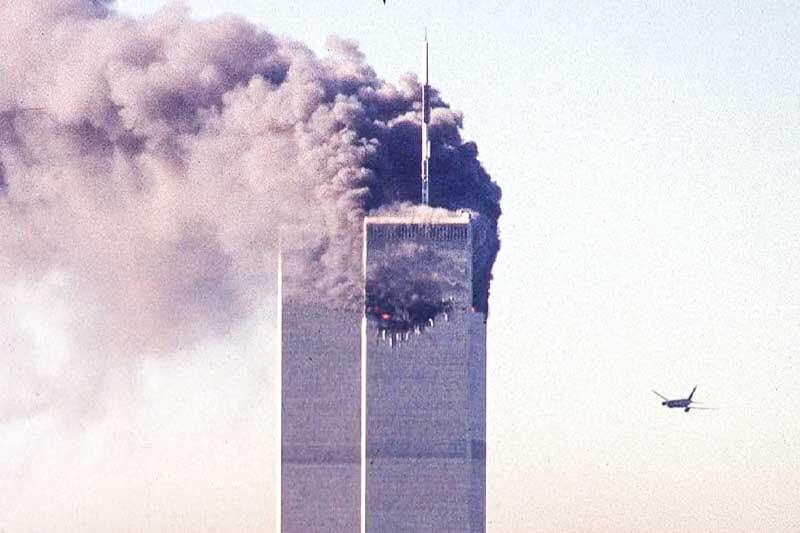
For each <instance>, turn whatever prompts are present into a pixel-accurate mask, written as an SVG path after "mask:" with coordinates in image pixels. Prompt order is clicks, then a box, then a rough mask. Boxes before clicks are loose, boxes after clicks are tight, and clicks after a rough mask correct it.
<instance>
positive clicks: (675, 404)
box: [661, 398, 692, 409]
mask: <svg viewBox="0 0 800 533" xmlns="http://www.w3.org/2000/svg"><path fill="white" fill-rule="evenodd" d="M690 403H692V400H687V399H685V398H684V399H682V400H667V401H665V402H661V405H666V406H667V407H669V408H681V409H685V408H686V407H689V404H690Z"/></svg>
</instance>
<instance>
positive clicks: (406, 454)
mask: <svg viewBox="0 0 800 533" xmlns="http://www.w3.org/2000/svg"><path fill="white" fill-rule="evenodd" d="M472 260H473V257H472V226H471V221H470V216H469V215H468V214H466V213H463V214H458V215H456V214H442V215H428V216H424V217H420V216H410V217H367V218H366V219H365V221H364V265H365V273H366V303H367V312H366V314H365V320H364V326H363V330H362V352H361V357H362V365H363V366H362V368H365V369H366V370H365V372H364V375H365V379H364V381H363V383H362V387H363V394H362V431H363V432H364V435H365V444H366V446H365V449H363V450H362V454H363V455H362V461H364V464H363V467H362V468H363V469H364V479H363V481H362V482H363V483H364V485H363V486H362V491H363V504H362V505H363V510H362V512H363V514H364V520H365V526H366V528H365V530H366V531H368V532H375V533H377V532H381V533H382V532H406V531H407V532H412V531H413V532H417V531H437V532H447V531H453V532H456V531H458V532H465V531H470V532H473V531H484V522H485V477H486V475H485V471H486V470H485V464H486V460H485V457H486V454H485V450H486V324H485V320H484V318H485V316H484V315H483V313H479V312H476V311H475V310H474V308H473V307H472V276H471V271H472Z"/></svg>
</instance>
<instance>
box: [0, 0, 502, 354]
mask: <svg viewBox="0 0 800 533" xmlns="http://www.w3.org/2000/svg"><path fill="white" fill-rule="evenodd" d="M0 16H2V19H3V21H4V28H5V29H4V31H3V32H2V33H0V47H1V48H2V49H3V50H4V53H3V54H2V56H0V89H2V90H0V227H2V231H1V232H0V263H1V264H2V265H3V266H4V267H3V268H2V269H0V285H4V284H14V283H36V282H37V281H38V280H41V279H42V278H43V277H45V276H47V275H49V274H51V273H53V272H57V273H58V274H59V276H62V277H63V278H64V279H66V280H67V283H68V284H69V285H70V287H72V289H74V291H75V295H76V296H75V298H76V299H75V301H74V303H75V307H76V309H78V310H79V311H76V312H79V313H81V315H80V317H81V319H80V320H76V321H75V328H76V329H77V330H78V333H77V334H76V337H77V338H79V339H80V342H81V343H82V345H83V346H84V347H86V348H87V349H90V350H101V349H106V348H108V347H113V348H109V350H110V351H112V352H113V351H118V352H122V353H127V354H135V353H140V352H144V351H158V350H166V349H172V348H174V347H176V346H181V345H184V344H186V343H188V342H192V340H193V339H196V338H199V337H201V336H203V335H208V334H224V333H225V332H226V331H227V330H228V328H229V327H230V326H231V325H232V324H234V323H235V322H236V321H238V320H240V319H241V318H242V317H244V316H247V315H248V313H249V312H250V311H251V310H252V309H253V306H254V305H256V304H258V303H259V300H258V297H259V292H258V289H259V288H263V287H264V285H265V279H267V278H269V277H271V276H272V275H271V274H270V272H272V271H274V265H273V263H272V260H271V257H270V255H269V254H267V253H265V250H269V249H273V250H274V249H275V247H276V246H277V236H278V235H279V234H280V235H282V238H283V239H284V242H290V243H291V246H292V247H294V248H295V249H296V250H297V251H298V253H299V254H300V255H301V256H302V258H303V261H302V265H301V266H300V267H298V270H297V279H296V283H295V285H294V286H293V288H290V290H291V291H295V293H296V294H297V296H298V297H305V296H310V297H311V298H312V299H315V300H316V301H327V302H329V303H332V304H336V305H339V304H341V305H350V304H359V305H360V302H359V298H360V294H361V293H360V290H361V289H362V288H361V286H360V284H361V275H360V268H361V253H360V246H361V220H362V219H363V217H364V216H365V215H367V214H369V213H371V212H374V211H376V210H378V209H380V208H382V207H383V208H386V206H389V205H394V206H395V207H393V208H392V209H394V210H396V211H399V212H403V211H404V210H413V209H432V208H433V207H442V208H446V209H451V210H452V209H457V208H464V209H468V210H470V211H472V212H473V213H475V218H476V224H477V225H478V227H479V229H480V230H479V231H477V232H476V233H477V234H478V235H479V242H478V243H477V244H476V247H475V251H476V254H475V255H476V258H475V265H473V271H474V273H475V283H474V287H475V294H474V303H475V305H476V306H477V307H478V309H479V310H481V311H484V312H485V311H487V308H488V290H489V280H490V278H491V266H492V263H493V262H494V259H495V256H496V254H497V250H498V248H499V241H498V237H497V219H498V217H499V215H500V207H499V199H500V191H499V188H498V187H497V185H495V184H494V183H493V182H492V180H491V178H490V176H489V175H488V174H487V173H486V171H485V170H484V169H483V167H482V166H481V164H480V162H479V161H478V157H477V156H478V152H477V148H476V146H475V144H474V143H471V142H464V141H463V140H462V139H461V136H460V128H461V125H462V115H461V114H460V113H459V112H457V111H454V110H452V109H450V108H449V107H448V106H447V104H446V103H445V102H444V101H443V100H442V99H441V98H440V97H439V95H438V93H437V92H436V91H435V90H432V91H431V93H432V94H431V103H432V108H433V109H432V113H431V119H430V138H431V143H432V154H431V188H430V196H431V204H432V207H431V208H426V207H423V206H412V205H411V204H413V203H418V202H419V200H420V185H419V183H420V182H419V179H420V177H419V161H420V120H421V117H420V104H419V102H420V93H421V86H420V84H419V83H418V81H417V79H416V78H415V77H414V76H407V77H404V78H402V79H401V80H400V81H399V82H398V83H397V84H396V85H393V84H390V83H386V82H384V81H383V80H381V79H380V78H378V77H377V76H376V74H375V72H374V71H373V70H372V69H371V68H370V67H369V66H368V65H367V64H365V62H364V57H363V55H362V53H361V52H360V51H359V50H358V47H357V44H356V43H354V42H353V41H349V40H345V39H340V38H335V37H334V38H331V39H330V40H329V42H328V50H329V52H330V55H329V56H328V57H324V58H319V57H317V56H316V55H315V54H314V53H313V52H311V51H310V50H309V49H308V48H307V47H306V46H304V45H303V44H301V43H299V42H297V41H294V40H291V39H288V38H284V37H278V36H274V35H272V34H270V33H268V32H267V31H266V30H264V29H262V28H259V27H257V26H254V25H252V24H250V23H248V22H246V21H245V20H243V19H241V18H239V17H233V16H227V17H221V18H217V19H214V20H210V21H195V20H192V19H191V18H190V17H189V15H188V12H187V11H186V10H185V9H183V8H181V7H179V6H172V7H170V8H167V9H165V10H163V11H161V12H159V13H157V14H156V15H153V16H151V17H147V18H142V19H132V18H129V17H124V16H121V15H118V14H116V13H115V12H114V11H113V10H112V9H111V8H110V7H109V2H105V1H98V0H95V1H90V0H35V1H34V0H22V1H19V2H7V3H4V4H2V6H0ZM30 108H35V109H30ZM420 285H421V286H423V287H424V286H425V283H424V280H420Z"/></svg>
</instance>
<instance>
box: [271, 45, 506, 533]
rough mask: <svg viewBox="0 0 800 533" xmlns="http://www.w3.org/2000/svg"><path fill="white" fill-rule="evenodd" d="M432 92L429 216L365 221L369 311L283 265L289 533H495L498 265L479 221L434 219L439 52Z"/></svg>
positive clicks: (424, 176) (437, 211) (291, 259)
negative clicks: (492, 292)
mask: <svg viewBox="0 0 800 533" xmlns="http://www.w3.org/2000/svg"><path fill="white" fill-rule="evenodd" d="M424 82H425V83H424V85H423V87H422V118H423V120H422V147H421V148H422V150H421V153H422V158H421V159H422V164H421V168H420V171H421V183H422V194H421V199H422V203H423V205H422V206H418V207H412V206H408V205H404V206H398V207H396V208H395V209H394V210H393V211H392V212H394V213H396V214H394V215H381V216H368V217H366V218H365V219H364V221H363V257H362V259H363V262H362V267H363V281H364V283H363V294H361V302H362V303H361V304H360V306H359V307H358V308H357V309H353V308H347V307H337V305H335V304H331V303H330V301H329V299H326V298H315V295H313V294H309V288H308V287H305V288H304V290H301V291H299V292H297V291H285V290H283V288H285V287H292V286H293V280H292V274H293V272H300V271H302V269H303V268H304V265H307V264H308V263H307V262H304V260H303V257H302V254H297V253H292V252H288V251H282V256H283V258H284V261H283V267H282V269H281V274H280V283H281V287H282V290H281V293H280V294H281V296H280V298H279V301H280V311H279V316H280V334H281V398H280V404H281V442H280V446H281V475H280V478H281V479H280V490H279V498H280V505H279V510H280V511H279V514H280V517H279V522H280V525H279V527H280V529H281V531H283V532H284V533H295V532H298V533H300V532H302V533H314V532H322V531H325V532H331V533H337V532H352V531H357V530H358V529H359V527H360V530H361V531H362V533H366V532H369V533H402V532H409V533H411V532H414V533H416V532H421V531H431V532H437V533H444V532H483V531H484V530H485V507H486V504H485V485H486V315H485V310H486V309H485V307H486V303H485V302H486V297H487V294H488V292H487V290H488V270H487V268H490V267H491V261H489V262H488V266H487V263H486V261H485V257H484V258H483V259H484V261H483V262H481V261H476V254H475V251H476V250H475V246H476V243H477V242H483V241H481V239H477V238H476V236H482V237H485V236H486V234H485V233H481V231H482V230H479V225H478V224H476V222H477V219H476V218H474V216H477V215H472V214H470V213H469V212H466V211H458V212H453V211H448V210H445V209H441V208H432V207H430V206H429V205H428V204H429V201H430V197H429V178H430V173H429V171H430V168H429V164H430V157H431V145H430V141H429V140H428V124H429V122H430V113H431V110H430V87H429V86H428V67H427V38H426V43H425V78H424ZM386 212H388V211H386ZM498 212H499V211H498ZM479 250H480V249H479ZM495 251H496V249H495ZM484 255H485V254H484ZM491 260H493V255H492V258H491ZM481 269H483V270H482V272H483V274H482V275H483V278H481V275H478V276H476V277H475V278H474V277H473V276H474V274H475V273H477V272H479V271H481ZM475 279H479V280H480V279H483V282H482V283H483V286H482V288H481V289H479V290H478V291H477V293H478V294H481V297H480V298H477V300H478V301H482V302H483V304H479V307H480V305H483V309H476V307H475V302H476V291H474V290H473V289H474V288H475V287H473V284H474V281H475ZM478 286H479V287H481V285H480V284H478Z"/></svg>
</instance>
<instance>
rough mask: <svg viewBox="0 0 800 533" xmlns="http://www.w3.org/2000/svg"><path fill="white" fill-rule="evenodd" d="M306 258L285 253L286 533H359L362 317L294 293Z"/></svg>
mask: <svg viewBox="0 0 800 533" xmlns="http://www.w3.org/2000/svg"><path fill="white" fill-rule="evenodd" d="M303 260H304V259H303V257H302V256H301V255H300V254H297V253H296V252H292V251H290V250H287V249H286V248H284V249H283V250H282V251H281V268H280V269H279V272H280V274H279V275H280V278H279V283H280V292H279V311H278V316H279V334H280V338H281V365H280V368H281V398H280V406H281V415H280V420H281V431H280V435H281V436H280V448H281V451H280V454H281V457H280V487H279V490H278V497H279V500H280V501H279V507H278V513H279V516H278V520H279V526H278V527H279V531H283V532H284V533H339V532H341V533H345V532H346V533H352V532H353V531H357V530H358V527H359V520H360V518H359V517H360V490H361V484H360V460H361V451H360V449H361V428H360V409H361V394H360V387H361V384H360V383H361V373H360V365H361V363H360V360H361V352H360V345H361V343H360V325H361V317H362V314H363V313H362V312H361V310H360V309H347V308H335V307H333V306H332V305H330V304H329V303H325V302H321V301H318V300H314V299H309V298H308V297H307V295H305V294H303V293H298V291H292V290H290V288H291V287H293V286H295V285H296V283H295V280H293V274H294V273H296V272H297V271H298V269H299V268H300V267H299V266H298V262H299V261H303Z"/></svg>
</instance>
